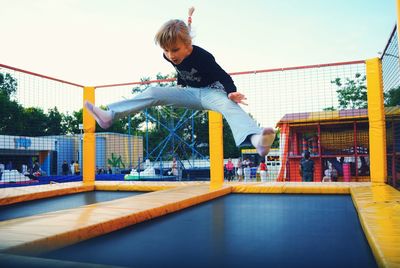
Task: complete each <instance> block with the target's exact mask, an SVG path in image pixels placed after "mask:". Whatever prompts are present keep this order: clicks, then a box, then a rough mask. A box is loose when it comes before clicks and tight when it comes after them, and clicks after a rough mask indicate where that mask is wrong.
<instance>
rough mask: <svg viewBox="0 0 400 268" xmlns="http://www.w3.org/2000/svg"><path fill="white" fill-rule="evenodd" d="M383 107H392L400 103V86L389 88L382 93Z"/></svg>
mask: <svg viewBox="0 0 400 268" xmlns="http://www.w3.org/2000/svg"><path fill="white" fill-rule="evenodd" d="M384 98H385V107H393V106H398V105H400V86H398V87H396V88H391V89H390V90H388V91H387V92H385V93H384Z"/></svg>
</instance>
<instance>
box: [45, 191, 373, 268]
mask: <svg viewBox="0 0 400 268" xmlns="http://www.w3.org/2000/svg"><path fill="white" fill-rule="evenodd" d="M41 257H45V258H54V259H61V260H70V261H79V262H89V263H97V264H108V265H121V266H128V267H363V268H366V267H377V265H376V262H375V260H374V257H373V255H372V252H371V250H370V248H369V245H368V243H367V241H366V238H365V236H364V233H363V231H362V229H361V225H360V223H359V220H358V217H357V212H356V210H355V208H354V206H353V203H352V200H351V197H350V196H347V195H266V194H265V195H256V194H230V195H228V196H224V197H221V198H218V199H216V200H213V201H210V202H207V203H204V204H200V205H198V206H195V207H191V208H188V209H185V210H183V211H180V212H176V213H173V214H169V215H167V216H163V217H160V218H156V219H153V220H151V221H148V222H143V223H140V224H137V225H134V226H131V227H128V228H125V229H122V230H119V231H116V232H113V233H110V234H107V235H103V236H100V237H97V238H93V239H90V240H87V241H84V242H81V243H78V244H75V245H72V246H69V247H65V248H63V249H59V250H56V251H53V252H49V253H47V254H44V255H42V256H41Z"/></svg>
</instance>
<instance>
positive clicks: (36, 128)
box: [22, 107, 47, 137]
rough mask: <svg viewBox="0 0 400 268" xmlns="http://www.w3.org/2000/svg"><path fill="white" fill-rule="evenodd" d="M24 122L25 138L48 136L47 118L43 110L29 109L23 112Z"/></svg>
mask: <svg viewBox="0 0 400 268" xmlns="http://www.w3.org/2000/svg"><path fill="white" fill-rule="evenodd" d="M23 122H24V126H25V127H26V126H28V128H25V131H24V133H22V135H24V136H31V137H35V136H44V135H47V133H46V129H47V116H46V115H45V114H44V112H43V110H42V109H41V108H36V107H29V108H25V109H24V111H23Z"/></svg>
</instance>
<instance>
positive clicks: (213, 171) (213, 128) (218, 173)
mask: <svg viewBox="0 0 400 268" xmlns="http://www.w3.org/2000/svg"><path fill="white" fill-rule="evenodd" d="M208 128H209V150H210V188H211V189H216V188H221V187H222V184H223V182H224V144H223V122H222V115H221V114H220V113H217V112H214V111H209V112H208Z"/></svg>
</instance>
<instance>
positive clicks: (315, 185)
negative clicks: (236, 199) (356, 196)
mask: <svg viewBox="0 0 400 268" xmlns="http://www.w3.org/2000/svg"><path fill="white" fill-rule="evenodd" d="M369 185H370V183H369V182H365V183H363V182H347V183H346V182H266V183H242V184H236V185H235V184H234V185H232V192H233V193H253V194H349V193H350V188H351V187H365V186H369Z"/></svg>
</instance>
